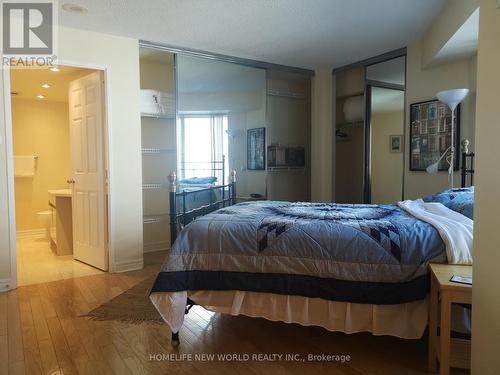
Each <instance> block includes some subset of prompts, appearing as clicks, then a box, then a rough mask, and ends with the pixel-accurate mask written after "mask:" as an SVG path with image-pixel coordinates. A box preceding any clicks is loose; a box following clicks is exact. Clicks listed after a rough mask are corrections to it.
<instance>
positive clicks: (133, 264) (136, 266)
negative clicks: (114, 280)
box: [113, 258, 144, 273]
mask: <svg viewBox="0 0 500 375" xmlns="http://www.w3.org/2000/svg"><path fill="white" fill-rule="evenodd" d="M143 267H144V261H143V259H142V258H140V259H135V260H127V261H124V262H116V263H115V267H114V271H113V272H116V273H120V272H128V271H137V270H142V268H143Z"/></svg>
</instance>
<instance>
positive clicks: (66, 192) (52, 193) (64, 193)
mask: <svg viewBox="0 0 500 375" xmlns="http://www.w3.org/2000/svg"><path fill="white" fill-rule="evenodd" d="M72 195H73V191H72V190H71V189H58V190H49V204H50V205H51V206H52V207H55V206H56V198H58V197H62V198H71V196H72Z"/></svg>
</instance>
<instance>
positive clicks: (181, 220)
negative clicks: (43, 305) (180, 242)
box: [168, 171, 236, 245]
mask: <svg viewBox="0 0 500 375" xmlns="http://www.w3.org/2000/svg"><path fill="white" fill-rule="evenodd" d="M168 180H169V182H170V244H171V245H172V244H173V243H174V242H175V239H176V238H177V232H178V230H179V228H180V227H183V226H185V225H187V224H188V223H190V222H191V221H193V220H194V219H196V218H197V217H199V216H203V215H206V214H208V213H210V212H212V211H215V210H218V209H219V208H222V207H226V206H230V205H232V204H235V203H236V171H232V172H231V177H230V182H229V184H226V185H216V186H211V187H208V188H204V189H198V190H193V191H185V190H184V191H182V192H180V193H177V174H176V173H175V172H171V173H170V175H169V176H168ZM205 192H209V195H210V202H209V203H208V204H204V205H202V206H200V207H196V208H191V209H187V208H186V198H187V197H189V196H191V195H193V196H194V195H196V194H200V193H205ZM217 192H219V194H217ZM212 197H217V199H213V198H212ZM179 200H180V205H179V204H178V201H179Z"/></svg>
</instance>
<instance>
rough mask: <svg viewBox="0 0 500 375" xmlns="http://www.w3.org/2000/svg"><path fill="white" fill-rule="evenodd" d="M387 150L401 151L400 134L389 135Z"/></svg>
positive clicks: (401, 141)
mask: <svg viewBox="0 0 500 375" xmlns="http://www.w3.org/2000/svg"><path fill="white" fill-rule="evenodd" d="M389 151H390V152H402V151H403V136H402V135H390V136H389Z"/></svg>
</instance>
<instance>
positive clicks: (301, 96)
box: [267, 90, 306, 99]
mask: <svg viewBox="0 0 500 375" xmlns="http://www.w3.org/2000/svg"><path fill="white" fill-rule="evenodd" d="M267 95H269V96H280V97H283V98H291V99H305V98H306V95H305V94H303V93H300V92H291V91H279V90H267Z"/></svg>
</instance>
